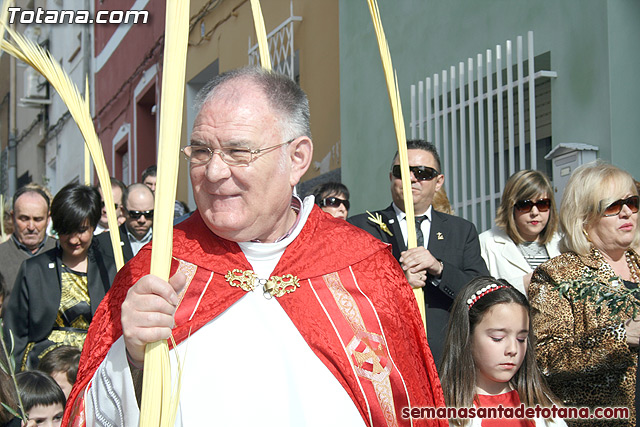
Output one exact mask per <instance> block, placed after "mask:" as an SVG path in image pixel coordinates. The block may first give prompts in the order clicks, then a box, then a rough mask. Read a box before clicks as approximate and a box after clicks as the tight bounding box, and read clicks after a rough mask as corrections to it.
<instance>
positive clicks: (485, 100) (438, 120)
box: [411, 31, 556, 231]
mask: <svg viewBox="0 0 640 427" xmlns="http://www.w3.org/2000/svg"><path fill="white" fill-rule="evenodd" d="M523 50H524V49H523V42H522V36H518V38H517V41H516V52H515V56H516V62H515V65H514V63H513V49H512V43H511V41H507V42H506V49H505V51H506V58H505V60H504V61H503V57H502V52H503V48H502V46H501V45H497V46H496V48H495V53H494V52H493V51H492V50H491V49H487V51H486V54H485V55H484V57H483V55H482V54H481V53H480V54H478V55H477V57H476V60H475V61H474V60H473V58H469V59H468V60H467V63H466V64H465V63H464V62H460V63H459V65H458V67H456V66H451V67H450V69H449V71H447V70H442V72H441V73H440V74H437V73H436V74H433V76H432V77H427V78H426V79H425V81H424V82H423V81H420V82H418V83H417V85H415V84H414V85H411V138H414V139H415V138H420V139H426V140H428V141H431V142H433V143H434V144H435V145H436V148H437V149H438V153H439V154H440V157H441V160H442V168H443V173H444V175H445V188H446V190H447V193H448V195H449V199H450V201H451V206H452V208H453V209H454V211H455V212H456V213H457V214H458V215H460V216H462V217H463V218H466V219H468V220H469V221H471V222H473V223H474V224H475V225H476V227H477V228H478V231H483V230H486V229H488V228H490V227H491V225H492V224H493V220H494V218H495V211H496V206H497V204H498V203H499V201H500V196H501V195H502V189H503V188H504V184H505V181H506V179H507V178H508V177H509V176H510V175H511V174H513V173H514V172H517V171H518V170H522V169H525V168H529V169H536V168H537V163H536V93H535V90H536V89H535V88H536V84H535V83H534V84H530V83H531V81H532V80H533V81H534V82H535V81H536V80H537V79H543V78H546V79H548V78H551V77H556V73H555V72H552V71H538V72H534V70H535V68H534V64H535V62H534V60H535V58H534V50H533V32H532V31H529V33H528V43H527V59H526V62H525V61H524V60H523V57H524V53H523ZM494 61H495V65H494ZM525 68H526V76H525V75H524V74H525ZM514 70H515V71H514ZM514 74H516V75H515V78H514ZM503 80H504V81H503ZM525 91H526V92H525ZM505 98H506V108H505V105H504V104H505ZM527 101H528V102H527ZM527 104H528V105H527ZM526 109H528V115H527V116H525V110H526ZM505 117H506V122H507V123H506V125H505V123H504V122H505ZM526 128H528V131H529V132H528V133H527V132H526ZM505 132H506V135H505ZM527 144H528V145H529V150H528V151H529V153H527V152H526V151H525V150H526V145H527ZM527 154H528V156H527ZM527 157H528V159H527ZM496 161H497V165H496Z"/></svg>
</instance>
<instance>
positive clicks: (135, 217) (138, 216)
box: [127, 209, 153, 219]
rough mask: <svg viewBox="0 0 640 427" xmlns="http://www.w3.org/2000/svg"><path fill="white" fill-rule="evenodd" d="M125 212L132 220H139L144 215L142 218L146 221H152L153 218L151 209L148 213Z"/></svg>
mask: <svg viewBox="0 0 640 427" xmlns="http://www.w3.org/2000/svg"><path fill="white" fill-rule="evenodd" d="M127 212H128V213H129V216H130V217H131V218H133V219H140V217H141V216H143V215H144V217H145V218H146V219H152V218H153V209H151V210H150V211H130V210H127Z"/></svg>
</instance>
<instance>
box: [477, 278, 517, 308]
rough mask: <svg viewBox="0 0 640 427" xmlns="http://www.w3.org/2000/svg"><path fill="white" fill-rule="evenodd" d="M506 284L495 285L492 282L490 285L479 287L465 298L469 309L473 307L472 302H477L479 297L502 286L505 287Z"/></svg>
mask: <svg viewBox="0 0 640 427" xmlns="http://www.w3.org/2000/svg"><path fill="white" fill-rule="evenodd" d="M507 287H508V286H505V285H497V284H495V283H492V284H490V285H487V286H485V287H484V288H482V289H479V290H478V291H476V293H475V294H474V295H473V296H472V297H471V298H469V299H468V300H467V305H468V306H469V310H471V307H473V304H475V303H476V302H478V300H479V299H480V298H482V297H483V296H485V295H487V294H489V293H491V292H493V291H497V290H498V289H502V288H507Z"/></svg>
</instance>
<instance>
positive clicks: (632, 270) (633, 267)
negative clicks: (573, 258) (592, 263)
mask: <svg viewBox="0 0 640 427" xmlns="http://www.w3.org/2000/svg"><path fill="white" fill-rule="evenodd" d="M593 253H594V255H595V256H596V258H598V259H599V260H600V261H601V265H600V268H601V269H602V270H604V271H605V272H606V273H608V274H609V275H610V276H611V277H620V275H619V274H616V272H615V271H613V267H611V265H610V264H609V263H608V262H607V261H606V260H605V259H604V256H602V253H600V251H599V250H598V249H596V248H593ZM624 257H625V260H626V261H627V267H628V268H629V276H630V277H629V279H630V281H631V282H632V283H639V282H640V279H639V278H638V277H639V276H638V267H637V266H638V260H637V258H636V256H635V255H632V254H631V252H630V251H625V252H624Z"/></svg>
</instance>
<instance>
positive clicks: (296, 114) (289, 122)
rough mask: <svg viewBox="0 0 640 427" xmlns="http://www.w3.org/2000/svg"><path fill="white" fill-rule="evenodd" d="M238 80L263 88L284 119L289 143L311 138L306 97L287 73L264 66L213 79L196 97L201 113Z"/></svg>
mask: <svg viewBox="0 0 640 427" xmlns="http://www.w3.org/2000/svg"><path fill="white" fill-rule="evenodd" d="M236 79H247V80H249V81H251V82H253V83H255V84H256V85H258V86H259V87H260V88H261V89H262V91H263V93H264V95H265V96H266V97H267V99H268V100H269V102H270V106H271V108H273V110H275V111H276V112H278V113H279V114H280V115H281V116H282V119H283V120H282V129H281V132H282V136H283V138H285V139H287V140H288V139H294V138H298V137H300V136H307V137H309V138H311V127H310V124H309V116H310V114H309V100H308V99H307V95H306V94H305V93H304V91H303V90H302V89H301V88H300V86H299V85H298V84H297V83H296V82H294V81H293V80H291V79H290V78H288V77H287V76H285V75H284V74H280V73H277V72H274V71H268V70H266V69H264V68H262V67H257V66H248V67H244V68H238V69H235V70H231V71H227V72H225V73H223V74H220V75H217V76H216V77H214V78H213V79H211V80H210V81H209V82H208V83H207V84H206V85H205V86H204V87H203V88H202V89H201V90H200V92H198V95H197V96H196V100H195V108H196V111H197V112H198V114H200V111H201V110H202V108H203V107H204V106H205V105H206V104H207V103H208V102H209V101H210V100H211V99H212V98H213V97H214V96H215V95H216V92H217V89H218V88H220V87H221V86H223V85H224V84H225V83H228V82H230V81H233V80H236Z"/></svg>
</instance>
